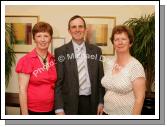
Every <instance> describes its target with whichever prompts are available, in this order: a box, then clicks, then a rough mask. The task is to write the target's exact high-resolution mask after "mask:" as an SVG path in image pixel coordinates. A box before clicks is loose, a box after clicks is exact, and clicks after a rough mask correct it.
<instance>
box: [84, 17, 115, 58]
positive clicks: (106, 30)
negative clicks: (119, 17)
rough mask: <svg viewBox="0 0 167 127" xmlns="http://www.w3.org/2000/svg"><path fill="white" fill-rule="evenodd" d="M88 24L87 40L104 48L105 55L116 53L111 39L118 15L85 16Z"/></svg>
mask: <svg viewBox="0 0 167 127" xmlns="http://www.w3.org/2000/svg"><path fill="white" fill-rule="evenodd" d="M83 18H84V20H85V22H86V25H87V33H86V38H85V39H86V41H87V42H89V43H91V44H95V45H97V46H98V47H100V48H101V49H102V54H103V55H114V48H113V44H112V42H111V41H110V37H111V33H112V29H113V27H114V26H115V25H116V17H105V16H83Z"/></svg>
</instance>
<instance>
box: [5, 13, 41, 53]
mask: <svg viewBox="0 0 167 127" xmlns="http://www.w3.org/2000/svg"><path fill="white" fill-rule="evenodd" d="M38 21H39V17H38V16H21V15H19V16H11V15H7V16H5V23H6V24H8V26H9V27H11V28H12V31H13V34H14V36H15V39H16V41H15V44H14V51H15V52H18V53H26V52H29V51H31V50H32V49H33V48H34V47H35V44H34V42H33V38H32V28H33V26H34V25H35V23H37V22H38Z"/></svg>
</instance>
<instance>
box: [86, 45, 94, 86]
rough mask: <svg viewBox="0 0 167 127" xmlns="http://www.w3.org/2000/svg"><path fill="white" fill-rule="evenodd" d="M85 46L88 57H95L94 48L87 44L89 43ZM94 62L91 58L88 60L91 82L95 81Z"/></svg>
mask: <svg viewBox="0 0 167 127" xmlns="http://www.w3.org/2000/svg"><path fill="white" fill-rule="evenodd" d="M85 46H86V53H87V55H89V56H91V55H95V54H94V52H93V48H92V47H91V46H90V45H89V44H87V42H86V43H85ZM93 61H94V60H91V58H88V59H87V64H88V73H89V77H90V81H93V72H94V70H93V69H94V65H93V64H94V63H93ZM91 84H92V83H91Z"/></svg>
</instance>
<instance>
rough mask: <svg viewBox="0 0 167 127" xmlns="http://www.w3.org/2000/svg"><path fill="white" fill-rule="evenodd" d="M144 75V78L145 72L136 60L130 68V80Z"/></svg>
mask: <svg viewBox="0 0 167 127" xmlns="http://www.w3.org/2000/svg"><path fill="white" fill-rule="evenodd" d="M139 77H144V78H145V72H144V68H143V66H142V64H141V63H139V62H136V63H135V64H133V65H132V69H131V81H134V80H135V79H136V78H139Z"/></svg>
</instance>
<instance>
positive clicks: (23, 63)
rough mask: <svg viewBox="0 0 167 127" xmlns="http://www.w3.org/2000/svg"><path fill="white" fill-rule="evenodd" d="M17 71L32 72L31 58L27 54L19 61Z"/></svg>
mask: <svg viewBox="0 0 167 127" xmlns="http://www.w3.org/2000/svg"><path fill="white" fill-rule="evenodd" d="M16 72H17V73H25V74H31V73H32V64H31V58H29V57H27V56H24V57H22V58H21V59H20V60H19V61H18V63H17V66H16Z"/></svg>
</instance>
